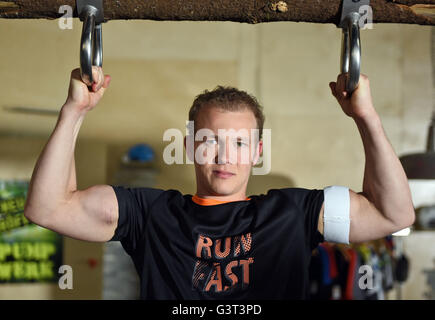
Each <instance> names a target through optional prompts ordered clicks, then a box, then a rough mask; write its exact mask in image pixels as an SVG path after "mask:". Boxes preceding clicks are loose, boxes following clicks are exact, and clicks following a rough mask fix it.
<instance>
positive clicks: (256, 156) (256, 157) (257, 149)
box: [252, 140, 263, 166]
mask: <svg viewBox="0 0 435 320" xmlns="http://www.w3.org/2000/svg"><path fill="white" fill-rule="evenodd" d="M262 152H263V140H260V141H258V143H257V146H256V147H255V154H254V159H253V160H252V165H253V166H255V165H256V164H257V162H258V160H259V159H260V155H261V153H262Z"/></svg>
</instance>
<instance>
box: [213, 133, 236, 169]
mask: <svg viewBox="0 0 435 320" xmlns="http://www.w3.org/2000/svg"><path fill="white" fill-rule="evenodd" d="M222 140H223V139H222ZM217 149H218V150H217V153H216V163H217V164H226V163H232V164H234V163H237V148H234V147H233V146H232V144H231V143H230V142H229V141H228V138H227V139H226V140H224V141H221V142H220V143H218V146H217Z"/></svg>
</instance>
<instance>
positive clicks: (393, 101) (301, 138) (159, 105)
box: [0, 19, 433, 299]
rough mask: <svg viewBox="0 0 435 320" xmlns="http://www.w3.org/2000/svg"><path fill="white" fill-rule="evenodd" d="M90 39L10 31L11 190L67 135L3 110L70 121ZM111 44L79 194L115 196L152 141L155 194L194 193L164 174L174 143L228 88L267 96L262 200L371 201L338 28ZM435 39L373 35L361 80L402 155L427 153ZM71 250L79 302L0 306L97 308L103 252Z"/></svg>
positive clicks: (174, 25)
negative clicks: (343, 101) (287, 189)
mask: <svg viewBox="0 0 435 320" xmlns="http://www.w3.org/2000/svg"><path fill="white" fill-rule="evenodd" d="M80 32H81V23H80V22H79V21H77V20H76V19H75V21H74V25H73V29H72V30H61V29H60V28H59V27H58V22H57V21H56V20H54V21H49V20H0V37H1V39H2V40H3V41H2V43H3V45H2V49H1V50H0V73H1V75H2V76H1V77H0V137H1V139H0V179H14V178H15V179H18V178H20V179H30V177H31V173H32V170H33V166H34V164H35V162H36V159H37V157H38V154H39V152H40V151H41V150H42V147H43V146H44V144H45V142H46V141H47V139H48V137H49V135H50V133H51V131H52V130H53V128H54V126H55V123H56V117H50V116H38V115H26V114H16V113H10V112H6V111H5V110H4V109H3V107H5V106H29V107H38V108H48V109H52V110H59V109H60V107H61V106H62V104H63V102H64V101H65V98H66V94H67V89H68V83H69V74H70V71H71V70H72V69H73V68H76V67H77V66H78V65H79V60H78V59H79V55H78V53H79V51H78V50H79V41H80ZM103 33H104V35H103V39H104V71H105V73H107V74H110V75H111V76H112V83H111V85H110V88H109V90H108V91H107V93H106V95H105V97H104V98H103V100H102V101H101V102H100V104H99V106H98V107H97V108H96V109H94V110H93V111H91V112H90V113H89V114H88V115H87V117H86V119H85V121H84V122H83V125H82V128H81V131H80V135H79V139H78V146H77V149H76V163H77V178H78V187H79V188H80V189H82V188H86V187H88V186H90V185H93V184H99V183H110V179H111V177H113V175H114V174H115V172H116V170H117V167H118V166H119V161H120V157H121V156H122V154H123V153H124V152H125V151H126V150H127V149H128V147H129V146H130V145H131V144H133V143H139V142H145V143H148V144H150V145H151V146H152V147H153V148H154V150H155V151H156V155H157V163H156V167H157V169H158V171H159V174H158V176H157V185H156V187H158V188H163V189H168V188H176V189H179V190H181V191H182V192H185V193H191V194H192V193H194V192H195V177H194V170H193V166H191V165H172V166H168V165H165V164H164V163H163V160H162V153H163V149H164V147H165V146H166V145H167V144H168V142H164V141H163V140H162V137H163V132H164V131H165V130H166V129H169V128H178V129H180V130H182V131H183V132H184V130H185V129H184V128H185V121H186V120H187V111H188V108H189V107H190V105H191V103H192V101H193V99H194V97H195V96H196V95H197V94H199V93H200V92H201V91H203V90H204V89H213V88H214V87H215V86H216V85H218V84H220V85H232V86H237V87H239V88H241V89H245V90H247V91H248V92H250V93H253V94H254V95H256V96H257V97H258V98H259V100H260V102H261V103H262V104H263V105H264V111H265V114H266V123H265V127H266V128H271V129H272V163H271V165H272V172H271V174H270V175H268V176H263V177H254V178H253V181H255V180H256V181H261V182H259V183H257V184H253V185H252V184H251V186H250V190H252V191H253V193H258V192H261V191H262V189H264V188H266V187H268V186H270V185H273V186H277V187H282V186H285V185H286V184H287V183H288V186H298V187H306V188H323V187H325V186H328V185H332V184H341V185H346V186H348V187H350V188H352V189H353V190H355V191H361V185H362V177H363V170H364V153H363V149H362V143H361V141H360V137H359V133H358V131H357V128H356V126H355V124H354V122H353V121H352V119H350V118H348V117H347V116H346V115H344V113H343V112H342V111H341V108H340V107H339V105H338V104H337V103H336V101H335V99H334V98H333V97H332V95H331V94H330V89H329V86H328V83H329V82H330V81H332V80H335V79H336V77H337V75H338V71H339V57H340V41H341V31H340V30H339V29H337V28H336V27H335V26H332V25H319V24H308V23H281V22H280V23H269V24H263V25H255V26H252V25H246V24H237V23H230V22H225V23H224V22H151V21H110V22H108V23H106V24H105V25H104V27H103ZM430 40H431V38H430V27H426V26H413V25H394V24H389V25H388V24H382V25H374V29H372V30H364V31H361V43H362V73H364V74H366V75H368V76H369V78H370V83H371V88H372V95H373V99H374V103H375V107H376V109H377V111H378V112H379V114H380V116H381V118H382V122H383V125H384V129H385V131H386V133H387V135H388V137H389V139H390V141H391V143H392V145H393V147H394V149H395V150H396V152H397V153H398V154H403V153H408V152H415V151H423V150H424V149H425V143H426V132H427V128H428V125H429V120H430V115H431V108H432V106H433V101H432V93H433V87H432V79H431V65H430V44H431V42H430ZM254 179H255V180H254ZM261 186H264V187H263V188H261ZM248 191H249V190H248ZM264 191H265V190H264ZM64 250H65V251H64V252H65V261H64V262H65V264H70V265H71V266H72V267H73V270H74V290H71V291H69V292H65V291H63V292H62V291H61V290H59V289H57V286H55V285H51V286H50V285H33V284H32V285H13V286H12V285H0V298H1V299H4V298H9V299H15V298H29V299H34V298H37V299H53V298H56V299H57V298H73V299H75V298H78V299H99V298H100V297H101V256H102V250H103V246H102V245H101V244H93V243H85V242H81V241H77V240H73V239H68V238H65V242H64ZM90 258H92V259H96V261H97V265H96V267H94V268H91V267H90V265H89V259H90Z"/></svg>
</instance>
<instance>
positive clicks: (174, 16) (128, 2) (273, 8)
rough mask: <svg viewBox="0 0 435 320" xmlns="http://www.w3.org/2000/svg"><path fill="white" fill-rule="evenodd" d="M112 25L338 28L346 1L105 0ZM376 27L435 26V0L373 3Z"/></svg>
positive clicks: (20, 11)
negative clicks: (294, 24)
mask: <svg viewBox="0 0 435 320" xmlns="http://www.w3.org/2000/svg"><path fill="white" fill-rule="evenodd" d="M103 2H104V4H103V5H104V17H105V20H106V21H109V20H117V19H124V20H125V19H127V20H130V19H145V20H172V21H181V20H190V21H234V22H243V23H250V24H256V23H263V22H275V21H295V22H312V23H332V24H335V25H338V23H339V20H340V15H341V0H329V1H321V0H238V1H235V0H104V1H103ZM63 5H69V6H71V7H72V8H74V17H77V12H76V10H75V1H74V0H45V1H35V0H4V1H1V0H0V18H8V19H39V18H45V19H57V18H59V17H61V16H62V15H63V14H64V13H59V8H60V7H61V6H63ZM370 6H371V7H372V11H373V23H403V24H420V25H435V0H371V1H370Z"/></svg>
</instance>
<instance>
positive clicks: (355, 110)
mask: <svg viewBox="0 0 435 320" xmlns="http://www.w3.org/2000/svg"><path fill="white" fill-rule="evenodd" d="M346 76H347V74H343V73H342V74H340V75H338V76H337V82H330V83H329V87H330V88H331V92H332V95H333V96H334V97H335V98H336V99H337V101H338V103H339V104H340V106H341V108H342V109H343V111H344V113H345V114H346V115H348V116H349V117H352V118H353V119H355V120H357V119H365V118H367V117H369V116H371V115H373V114H375V113H376V111H375V108H374V107H373V102H372V96H371V93H370V84H369V78H368V77H367V76H365V75H363V74H361V75H360V77H359V83H358V87H357V88H356V89H355V91H354V92H352V94H351V95H350V97H349V95H348V93H347V92H346V91H345V87H346Z"/></svg>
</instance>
